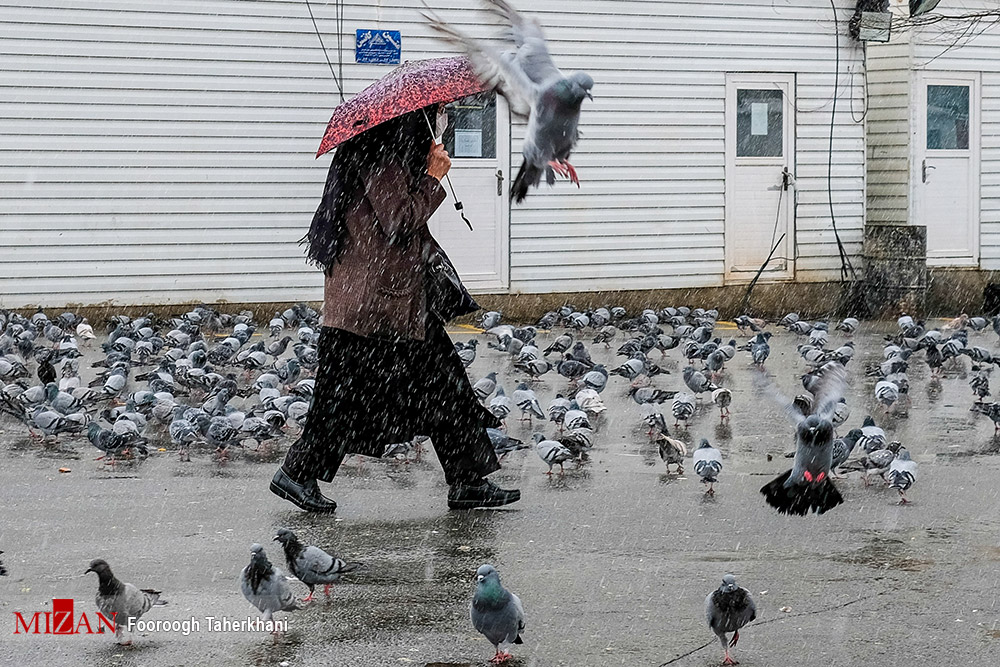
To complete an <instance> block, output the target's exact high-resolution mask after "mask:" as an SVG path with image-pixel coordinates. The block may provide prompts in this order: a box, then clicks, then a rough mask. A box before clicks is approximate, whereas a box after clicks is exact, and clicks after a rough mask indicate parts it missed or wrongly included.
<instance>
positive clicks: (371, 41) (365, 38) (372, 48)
mask: <svg viewBox="0 0 1000 667" xmlns="http://www.w3.org/2000/svg"><path fill="white" fill-rule="evenodd" d="M356 39H357V41H356V42H355V44H354V62H356V63H375V64H378V65H398V64H399V60H400V55H401V54H402V52H403V40H402V36H401V35H400V33H399V31H398V30H358V32H357V38H356Z"/></svg>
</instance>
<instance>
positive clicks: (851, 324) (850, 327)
mask: <svg viewBox="0 0 1000 667" xmlns="http://www.w3.org/2000/svg"><path fill="white" fill-rule="evenodd" d="M860 324H861V323H860V322H858V320H857V319H855V318H853V317H845V318H844V319H843V320H842V321H841V322H840V324H838V325H837V331H843V332H844V333H845V334H847V335H848V336H850V335H851V334H853V333H854V332H855V331H857V330H858V326H859V325H860Z"/></svg>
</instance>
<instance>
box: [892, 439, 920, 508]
mask: <svg viewBox="0 0 1000 667" xmlns="http://www.w3.org/2000/svg"><path fill="white" fill-rule="evenodd" d="M886 479H887V480H888V482H889V488H890V489H896V490H897V491H899V504H900V505H906V504H907V503H909V502H910V501H909V500H907V499H906V492H907V491H908V490H909V488H910V487H911V486H913V483H914V482H916V481H917V462H916V461H914V460H913V459H911V458H910V452H908V451H907V450H906V449H905V448H900V450H899V453H898V454H896V458H895V459H894V460H893V462H892V463H890V464H889V472H888V473H887V474H886Z"/></svg>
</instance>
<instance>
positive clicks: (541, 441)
mask: <svg viewBox="0 0 1000 667" xmlns="http://www.w3.org/2000/svg"><path fill="white" fill-rule="evenodd" d="M531 437H532V438H533V439H534V441H535V451H536V452H538V456H539V457H541V459H542V460H543V461H545V462H546V463H548V464H549V470H548V472H546V473H545V474H546V475H551V474H552V466H554V465H558V466H559V472H560V474H562V472H563V463H565V462H566V461H572V460H573V459H574V458H576V457H575V456H574V455H573V452H572V451H570V450H569V448H567V447H566V446H565V445H563V444H562V443H561V442H559V441H557V440H546V439H545V434H544V433H535V434H533V435H532V436H531Z"/></svg>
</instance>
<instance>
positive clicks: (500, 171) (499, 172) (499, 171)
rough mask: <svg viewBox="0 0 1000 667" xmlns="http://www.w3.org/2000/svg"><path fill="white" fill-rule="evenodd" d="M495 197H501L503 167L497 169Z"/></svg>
mask: <svg viewBox="0 0 1000 667" xmlns="http://www.w3.org/2000/svg"><path fill="white" fill-rule="evenodd" d="M497 197H503V169H497Z"/></svg>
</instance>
